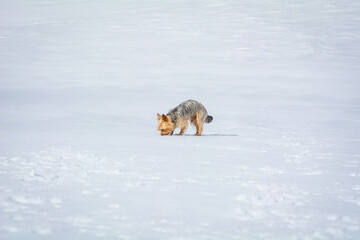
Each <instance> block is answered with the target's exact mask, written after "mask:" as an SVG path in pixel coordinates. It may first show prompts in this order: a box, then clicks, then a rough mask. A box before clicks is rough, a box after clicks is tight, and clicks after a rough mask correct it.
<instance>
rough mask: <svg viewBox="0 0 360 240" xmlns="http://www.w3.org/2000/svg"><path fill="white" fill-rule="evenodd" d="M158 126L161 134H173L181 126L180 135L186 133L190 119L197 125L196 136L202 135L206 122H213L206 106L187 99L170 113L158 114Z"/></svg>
mask: <svg viewBox="0 0 360 240" xmlns="http://www.w3.org/2000/svg"><path fill="white" fill-rule="evenodd" d="M157 119H158V127H157V130H159V131H160V135H162V136H163V135H169V134H170V135H172V134H173V133H174V130H175V129H176V128H178V127H179V128H181V130H180V133H179V135H183V134H184V133H185V130H186V128H187V127H188V126H189V123H188V120H190V123H191V124H192V125H195V127H196V134H195V135H196V136H200V135H201V133H202V131H203V125H204V122H205V123H211V121H212V120H213V117H212V116H209V115H208V114H207V111H206V109H205V107H204V106H203V105H202V104H201V103H199V102H197V101H195V100H187V101H185V102H183V103H181V104H180V105H179V106H177V107H176V108H174V109H171V110H170V111H169V112H168V114H166V115H165V114H162V115H160V114H159V113H158V114H157Z"/></svg>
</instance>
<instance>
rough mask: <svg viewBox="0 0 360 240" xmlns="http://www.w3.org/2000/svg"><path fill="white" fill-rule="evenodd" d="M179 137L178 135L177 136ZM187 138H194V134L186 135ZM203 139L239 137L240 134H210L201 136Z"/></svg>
mask: <svg viewBox="0 0 360 240" xmlns="http://www.w3.org/2000/svg"><path fill="white" fill-rule="evenodd" d="M177 136H178V135H177ZM185 136H194V134H185ZM201 136H203V137H239V136H240V135H238V134H226V133H225V134H222V133H210V134H201Z"/></svg>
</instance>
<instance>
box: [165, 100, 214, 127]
mask: <svg viewBox="0 0 360 240" xmlns="http://www.w3.org/2000/svg"><path fill="white" fill-rule="evenodd" d="M196 114H199V118H200V120H201V121H202V122H205V119H206V118H207V116H208V114H207V111H206V109H205V107H204V106H203V105H202V104H201V103H199V102H197V101H195V100H187V101H185V102H183V103H181V104H180V105H179V106H177V107H176V108H173V109H171V110H170V111H169V112H168V114H167V115H168V116H169V117H170V118H171V119H172V120H173V121H174V122H175V121H177V120H180V119H181V120H190V119H191V118H193V117H194V116H195V115H196Z"/></svg>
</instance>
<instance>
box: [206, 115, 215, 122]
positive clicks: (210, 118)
mask: <svg viewBox="0 0 360 240" xmlns="http://www.w3.org/2000/svg"><path fill="white" fill-rule="evenodd" d="M213 119H214V118H213V117H212V116H209V115H208V116H207V117H206V119H205V122H206V123H211V122H212V120H213Z"/></svg>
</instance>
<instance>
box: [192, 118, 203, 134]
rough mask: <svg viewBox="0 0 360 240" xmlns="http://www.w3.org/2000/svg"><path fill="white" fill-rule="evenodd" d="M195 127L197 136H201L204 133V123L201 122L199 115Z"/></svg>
mask: <svg viewBox="0 0 360 240" xmlns="http://www.w3.org/2000/svg"><path fill="white" fill-rule="evenodd" d="M194 125H195V126H196V134H195V136H201V133H202V131H203V122H202V121H201V120H200V117H199V113H197V114H196V116H195V121H194Z"/></svg>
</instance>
